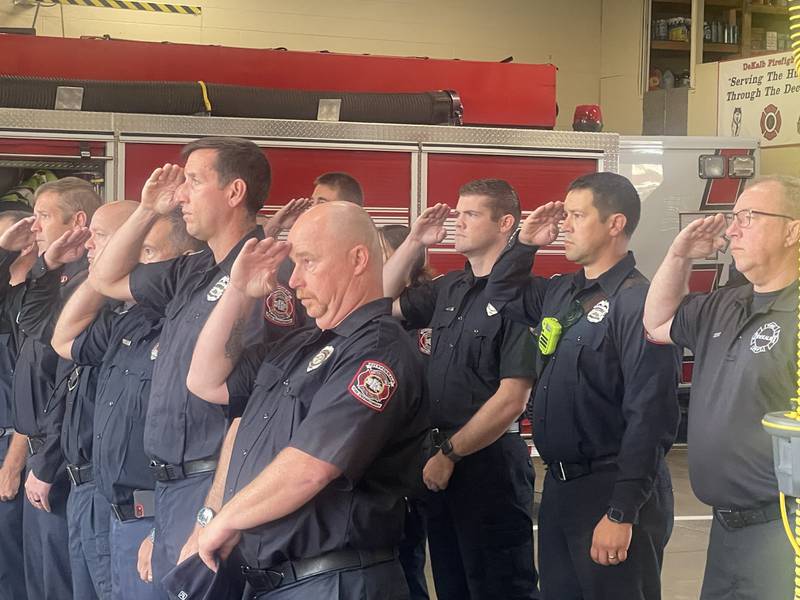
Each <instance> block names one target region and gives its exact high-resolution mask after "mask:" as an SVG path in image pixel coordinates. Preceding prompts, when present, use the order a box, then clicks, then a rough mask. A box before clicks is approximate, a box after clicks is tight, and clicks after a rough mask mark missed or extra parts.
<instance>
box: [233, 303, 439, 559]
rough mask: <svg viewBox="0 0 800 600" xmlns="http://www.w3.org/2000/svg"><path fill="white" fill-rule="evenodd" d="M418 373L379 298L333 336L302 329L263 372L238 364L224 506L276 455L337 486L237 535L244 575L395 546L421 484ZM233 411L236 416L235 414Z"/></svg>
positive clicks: (246, 360)
mask: <svg viewBox="0 0 800 600" xmlns="http://www.w3.org/2000/svg"><path fill="white" fill-rule="evenodd" d="M422 388H423V386H422V381H421V366H420V363H419V357H418V353H417V350H416V349H415V348H414V347H413V345H412V343H411V341H410V340H409V338H408V336H407V334H406V333H405V332H404V331H403V329H402V327H401V325H400V324H399V323H398V322H396V321H395V320H394V319H392V317H391V304H390V302H389V301H388V300H387V299H381V300H377V301H374V302H371V303H368V304H366V305H364V306H362V307H360V308H358V309H357V310H355V311H354V312H353V313H351V314H350V315H349V316H348V317H347V318H346V319H345V320H344V321H342V322H341V323H340V324H339V325H337V326H336V327H334V328H333V329H330V330H326V331H321V330H319V329H317V328H316V327H308V328H306V329H304V330H302V331H299V332H297V333H296V334H295V335H293V336H291V337H290V338H287V339H286V340H285V341H284V343H282V344H280V345H279V346H277V347H275V348H274V349H273V350H272V351H271V353H270V354H269V355H268V356H267V358H266V359H265V360H263V362H262V361H261V360H260V353H258V352H255V353H249V354H246V355H245V356H244V357H243V359H242V360H241V361H240V362H239V364H238V365H237V368H236V369H235V370H234V372H233V373H232V375H231V377H230V378H229V379H228V392H229V396H230V401H231V410H232V411H235V412H238V411H239V410H241V407H242V405H243V401H245V399H246V407H245V408H244V411H243V415H242V420H241V423H240V425H239V430H238V433H237V436H236V441H235V445H234V448H233V453H232V455H231V461H230V467H229V470H228V476H227V481H226V485H225V501H226V502H227V500H229V499H230V498H231V497H232V496H233V495H234V494H235V493H236V492H238V491H239V490H241V489H242V488H243V487H245V486H246V485H247V484H249V483H250V482H251V481H252V480H253V479H254V478H255V477H257V476H258V474H259V473H261V471H262V470H264V468H266V467H267V465H269V464H270V462H271V461H272V460H273V459H274V458H275V457H276V456H277V455H278V453H280V452H281V450H283V449H284V448H287V447H291V448H295V449H297V450H300V451H302V452H305V453H306V454H309V455H311V456H313V457H315V458H317V459H319V460H322V461H325V462H328V463H330V464H333V465H335V466H336V467H338V468H339V469H340V470H341V471H342V475H341V476H340V477H339V478H338V479H336V480H335V481H333V482H331V483H330V484H329V485H328V486H327V487H326V488H325V489H323V490H322V491H321V492H320V493H319V494H318V495H317V496H315V497H314V498H313V499H312V500H310V501H309V502H308V503H306V504H305V505H303V506H302V507H301V508H299V509H298V510H296V511H295V512H293V513H292V514H290V515H288V516H286V517H284V518H282V519H279V520H277V521H273V522H271V523H267V524H265V525H262V526H260V527H256V528H254V529H251V530H249V531H245V532H244V533H243V537H242V541H241V542H240V549H241V551H242V555H243V557H244V559H245V561H246V562H247V563H248V564H249V565H250V566H255V567H258V568H267V567H270V566H274V565H277V564H279V563H281V562H284V561H286V560H296V559H301V558H311V557H315V556H318V555H320V554H322V553H325V552H330V551H335V550H342V549H346V548H349V549H356V550H369V549H382V548H391V547H394V546H396V545H397V544H398V543H399V541H400V540H401V539H402V535H403V533H402V532H403V523H404V512H405V510H406V508H405V501H404V496H405V495H407V493H408V489H409V488H410V487H412V486H414V485H417V484H418V483H421V476H422V460H423V456H422V452H423V450H422V439H423V437H424V435H425V432H426V430H427V428H428V422H427V414H426V410H425V406H424V401H423V394H422ZM237 407H238V410H237Z"/></svg>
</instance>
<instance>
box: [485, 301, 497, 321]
mask: <svg viewBox="0 0 800 600" xmlns="http://www.w3.org/2000/svg"><path fill="white" fill-rule="evenodd" d="M486 314H487V315H489V316H490V317H493V316H495V315H496V314H497V309H496V308H495V307H494V305H493V304H492V303H491V302H489V303H488V304H487V305H486Z"/></svg>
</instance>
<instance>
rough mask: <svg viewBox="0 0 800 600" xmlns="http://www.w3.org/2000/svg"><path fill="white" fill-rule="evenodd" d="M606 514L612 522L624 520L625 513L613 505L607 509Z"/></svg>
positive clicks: (622, 521)
mask: <svg viewBox="0 0 800 600" xmlns="http://www.w3.org/2000/svg"><path fill="white" fill-rule="evenodd" d="M606 516H607V517H608V520H609V521H612V522H613V523H624V522H625V513H624V512H622V511H621V510H620V509H618V508H614V507H613V506H612V507H611V508H609V509H608V511H607V512H606Z"/></svg>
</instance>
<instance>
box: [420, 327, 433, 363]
mask: <svg viewBox="0 0 800 600" xmlns="http://www.w3.org/2000/svg"><path fill="white" fill-rule="evenodd" d="M432 335H433V330H432V329H431V328H430V327H426V328H425V329H420V330H419V333H418V334H417V345H418V346H419V351H420V352H422V353H423V354H426V355H427V356H430V355H431V336H432Z"/></svg>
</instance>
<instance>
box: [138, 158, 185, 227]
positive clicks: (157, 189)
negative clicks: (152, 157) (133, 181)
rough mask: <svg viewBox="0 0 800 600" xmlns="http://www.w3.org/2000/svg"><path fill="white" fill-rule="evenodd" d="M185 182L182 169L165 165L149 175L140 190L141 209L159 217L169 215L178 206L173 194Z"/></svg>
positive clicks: (168, 164) (178, 166) (177, 166)
mask: <svg viewBox="0 0 800 600" xmlns="http://www.w3.org/2000/svg"><path fill="white" fill-rule="evenodd" d="M185 180H186V176H185V175H184V173H183V167H181V166H180V165H173V164H170V163H167V164H165V165H164V166H163V167H159V168H157V169H156V170H155V171H153V172H152V173H151V174H150V177H149V178H148V179H147V181H145V183H144V187H143V188H142V207H143V208H147V209H149V210H152V211H155V212H156V213H158V214H160V215H167V214H169V213H171V212H172V211H173V210H175V208H176V207H177V206H178V200H177V199H176V197H175V192H176V191H177V190H178V187H179V186H180V185H181V184H182V183H183V182H184V181H185Z"/></svg>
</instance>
